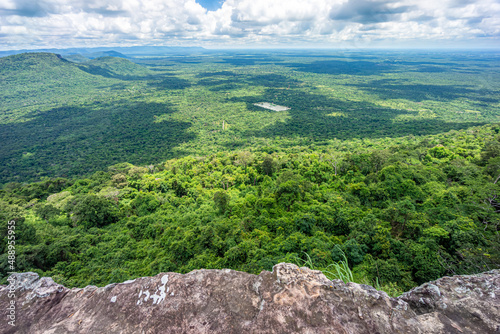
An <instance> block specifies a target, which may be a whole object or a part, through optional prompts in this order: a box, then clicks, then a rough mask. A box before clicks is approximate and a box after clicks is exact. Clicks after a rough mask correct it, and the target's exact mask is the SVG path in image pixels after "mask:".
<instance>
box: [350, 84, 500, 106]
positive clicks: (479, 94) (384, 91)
mask: <svg viewBox="0 0 500 334" xmlns="http://www.w3.org/2000/svg"><path fill="white" fill-rule="evenodd" d="M348 85H349V86H354V87H357V88H360V89H362V90H364V91H366V92H371V93H374V94H376V95H378V96H379V97H380V98H383V99H405V100H409V101H414V102H421V101H424V100H434V101H451V100H455V99H458V98H467V99H470V100H474V101H480V102H493V103H494V102H498V101H499V99H498V98H494V97H491V96H490V95H489V92H488V91H487V90H477V89H472V88H470V86H465V85H460V86H458V85H432V84H425V85H423V84H412V83H409V81H407V80H398V79H382V80H373V81H371V82H370V83H368V84H348Z"/></svg>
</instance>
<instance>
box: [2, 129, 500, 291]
mask: <svg viewBox="0 0 500 334" xmlns="http://www.w3.org/2000/svg"><path fill="white" fill-rule="evenodd" d="M499 133H500V126H498V125H489V126H483V127H473V128H469V129H466V130H460V131H451V132H449V133H446V134H440V135H432V136H426V137H420V138H419V137H414V136H408V137H404V138H395V139H385V140H379V141H369V140H365V141H360V140H359V141H355V140H353V141H350V142H349V141H346V142H338V143H337V146H333V147H331V149H330V150H329V149H328V148H327V147H325V149H323V150H319V149H318V150H311V149H309V148H307V147H290V148H288V149H283V150H280V151H275V152H266V151H265V150H256V151H248V150H243V151H226V152H221V153H218V154H213V155H206V156H187V157H183V158H179V159H172V160H168V161H166V162H164V163H161V164H157V165H150V166H149V167H140V166H133V165H131V164H118V165H114V166H111V167H109V168H108V169H107V171H105V172H97V173H95V174H93V175H92V176H91V177H89V178H79V179H62V178H58V179H52V180H46V181H43V182H39V183H31V184H24V185H21V184H19V183H10V184H8V185H7V186H6V187H4V189H3V190H1V191H0V198H1V199H0V219H1V220H2V221H8V220H12V219H14V220H15V221H16V252H17V253H16V254H17V259H16V261H17V262H16V268H17V271H20V272H21V271H35V272H38V273H40V274H42V275H48V276H52V277H53V278H54V279H55V280H56V281H57V282H59V283H63V284H65V285H67V286H80V287H83V286H85V285H88V284H96V285H106V284H108V283H111V282H122V281H125V280H127V279H132V278H136V277H140V276H150V275H155V274H157V273H159V272H168V271H174V272H182V273H185V272H188V271H190V270H193V269H199V268H219V269H220V268H232V269H238V270H243V271H247V272H251V273H258V272H260V271H261V270H263V269H265V270H270V269H271V268H272V266H273V265H274V264H276V263H279V262H283V261H285V262H296V263H298V264H303V263H304V262H305V261H308V264H307V265H308V266H310V267H316V268H319V269H326V270H327V271H326V272H331V271H334V270H333V269H334V267H332V266H330V265H332V264H335V263H337V261H344V263H345V262H346V261H347V262H348V265H349V268H350V269H351V270H352V272H353V277H352V279H353V280H354V281H356V282H360V283H367V284H372V285H375V286H378V287H380V288H383V289H384V290H386V291H387V292H389V293H390V294H391V295H397V294H399V293H400V292H401V291H405V290H407V289H409V288H411V287H413V286H416V285H417V284H420V283H423V282H427V281H430V280H433V279H436V278H438V277H441V276H443V275H451V274H470V273H477V272H483V271H486V270H489V269H493V268H498V267H499V265H500V248H499V247H500V246H499V245H500V239H499V234H498V228H499V222H500V214H499V211H500V210H499V207H500V204H499V203H498V201H497V198H498V195H499V183H500V182H498V177H499V175H500V134H499ZM6 226H7V225H6V224H3V225H2V230H1V231H0V232H1V235H2V236H4V237H3V238H4V240H2V242H1V243H0V254H2V255H0V260H1V261H0V263H1V264H0V265H1V266H2V267H1V268H0V272H1V275H2V279H3V280H4V281H5V279H6V273H7V272H8V271H9V270H8V260H7V251H6V249H5V248H6V245H7V239H6V238H7V233H6ZM329 266H330V267H329ZM337 278H338V277H337Z"/></svg>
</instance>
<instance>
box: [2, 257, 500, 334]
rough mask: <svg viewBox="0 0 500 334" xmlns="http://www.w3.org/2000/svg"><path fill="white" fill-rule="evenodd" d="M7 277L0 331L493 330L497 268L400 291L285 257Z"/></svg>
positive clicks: (498, 328) (497, 326) (498, 319)
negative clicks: (256, 266)
mask: <svg viewBox="0 0 500 334" xmlns="http://www.w3.org/2000/svg"><path fill="white" fill-rule="evenodd" d="M10 281H11V282H12V284H11V285H10V286H0V314H1V319H2V321H1V322H0V332H1V333H6V334H7V333H26V334H28V333H29V334H36V333H44V334H58V333H107V334H113V333H121V334H128V333H131V334H140V333H144V334H146V333H148V334H149V333H176V334H180V333H193V334H197V333H224V334H231V333H238V334H242V333H311V334H312V333H314V334H322V333H325V334H326V333H349V334H351V333H352V334H354V333H355V334H363V333H367V334H368V333H369V334H375V333H380V334H382V333H425V334H433V333H469V334H470V333H478V334H485V333H500V270H493V271H490V272H486V273H483V274H479V275H471V276H453V277H443V278H441V279H438V280H436V281H433V282H429V283H426V284H423V285H421V286H419V287H417V288H414V289H412V290H410V291H408V292H406V293H404V294H403V295H402V296H400V297H398V298H390V297H389V296H387V294H386V293H385V292H382V291H377V290H375V289H374V288H372V287H370V286H367V285H361V284H355V283H347V284H346V283H344V282H342V281H339V280H335V281H330V280H328V279H327V278H326V277H325V276H324V275H323V274H322V273H321V272H319V271H314V270H310V269H308V268H299V267H297V266H296V265H293V264H289V263H280V264H277V265H276V266H274V268H273V271H272V272H268V271H263V272H262V273H260V274H259V275H252V274H248V273H244V272H237V271H233V270H229V269H225V270H195V271H192V272H190V273H188V274H184V275H182V274H177V273H161V274H158V275H156V276H154V277H142V278H138V279H135V280H132V281H127V282H123V283H119V284H110V285H108V286H106V287H102V288H97V287H95V286H87V287H86V288H84V289H79V288H73V289H68V288H66V287H64V286H62V285H59V284H56V283H55V282H54V281H53V280H52V279H51V278H48V277H43V278H39V277H38V275H37V274H35V273H29V272H28V273H20V274H13V275H12V276H11V277H10ZM12 301H15V303H14V308H12V306H11V305H13V303H12ZM13 317H14V320H13V321H14V322H12V318H13ZM9 322H11V324H9ZM12 324H15V326H12Z"/></svg>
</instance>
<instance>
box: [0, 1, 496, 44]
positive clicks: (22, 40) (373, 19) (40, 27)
mask: <svg viewBox="0 0 500 334" xmlns="http://www.w3.org/2000/svg"><path fill="white" fill-rule="evenodd" d="M499 42H500V1H499V0H477V1H466V0H447V1H431V0H423V1H418V0H388V1H385V0H333V1H328V0H311V1H307V2H304V1H299V0H286V1H284V0H226V1H222V0H221V1H217V0H215V1H213V0H197V1H195V0H147V1H137V0H123V1H120V0H90V1H86V0H85V1H84V0H39V1H37V2H36V3H33V2H31V1H26V0H0V49H2V50H14V49H37V48H66V47H100V46H106V47H112V46H137V45H173V46H203V47H206V48H232V47H234V48H241V47H259V48H260V47H264V48H266V47H277V48H282V47H320V48H325V47H326V48H371V47H374V48H377V47H384V48H387V47H390V48H498V47H499V46H500V43H499Z"/></svg>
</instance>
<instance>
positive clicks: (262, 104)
mask: <svg viewBox="0 0 500 334" xmlns="http://www.w3.org/2000/svg"><path fill="white" fill-rule="evenodd" d="M254 105H255V106H257V107H262V108H266V109H269V110H274V111H285V110H290V108H288V107H284V106H279V105H277V104H274V103H269V102H259V103H254Z"/></svg>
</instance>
